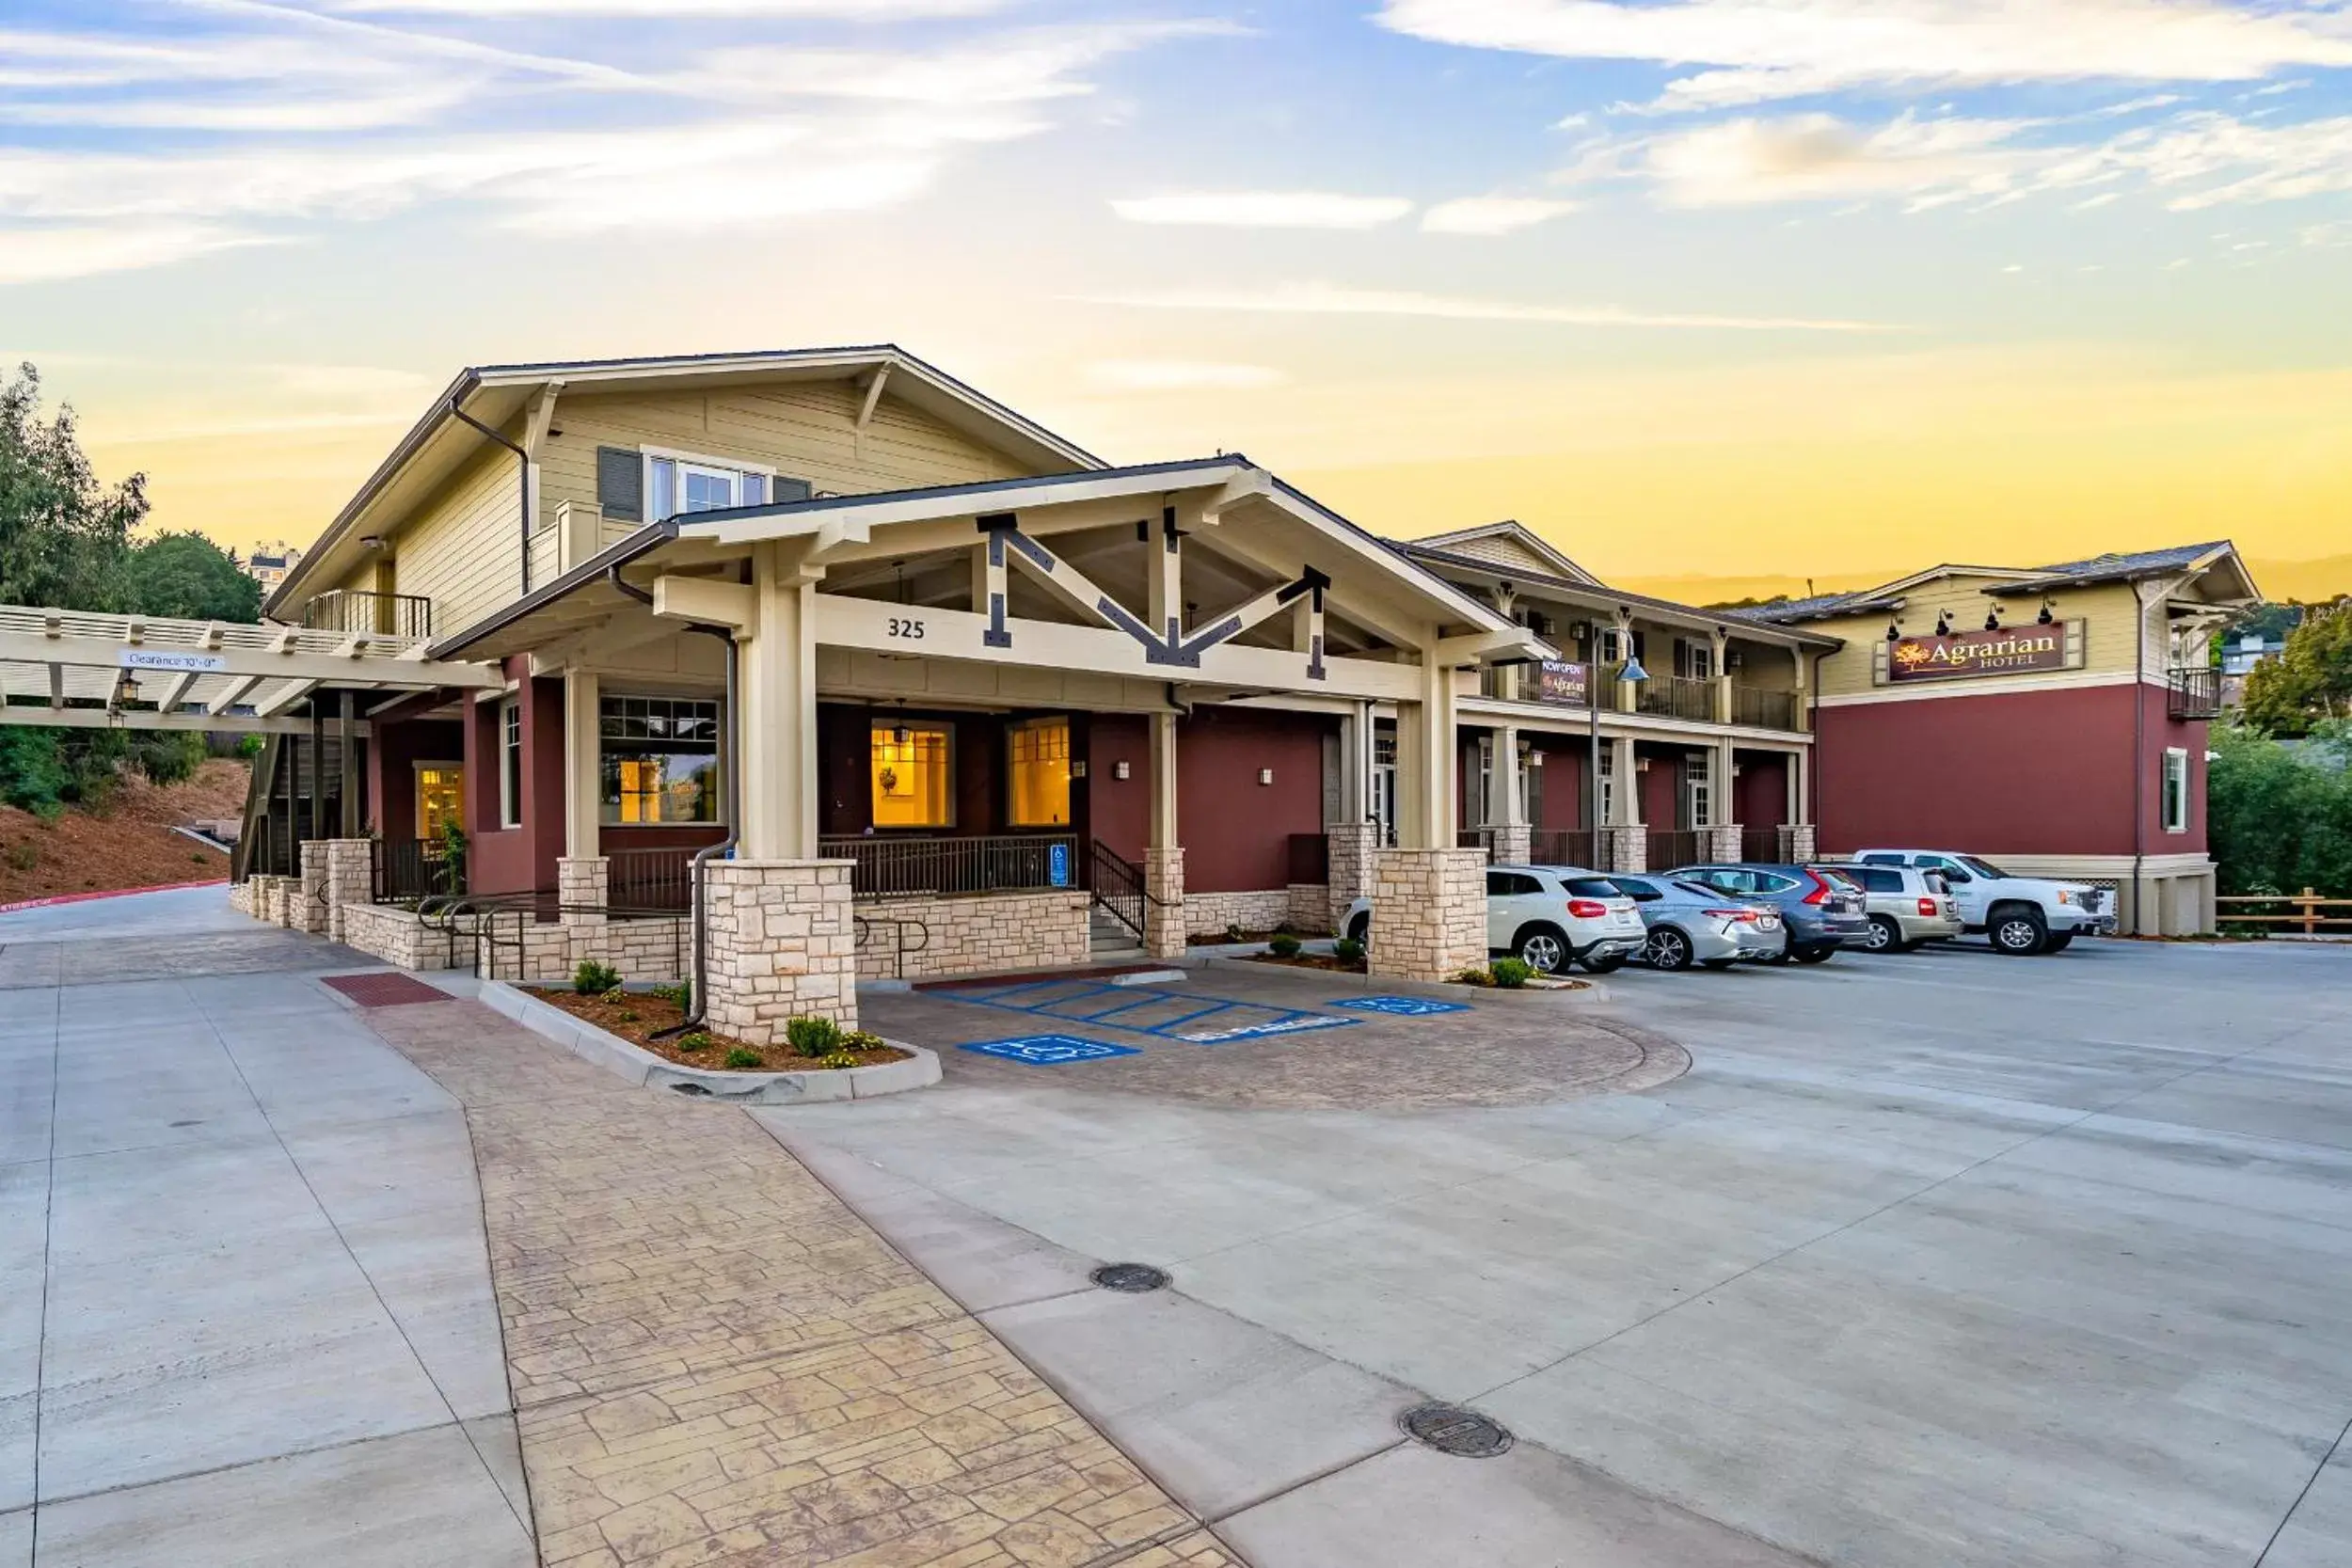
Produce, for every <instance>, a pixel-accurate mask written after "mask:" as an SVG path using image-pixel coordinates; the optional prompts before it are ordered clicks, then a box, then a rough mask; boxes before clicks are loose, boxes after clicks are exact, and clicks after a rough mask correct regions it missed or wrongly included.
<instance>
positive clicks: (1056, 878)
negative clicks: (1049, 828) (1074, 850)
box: [1045, 844, 1070, 887]
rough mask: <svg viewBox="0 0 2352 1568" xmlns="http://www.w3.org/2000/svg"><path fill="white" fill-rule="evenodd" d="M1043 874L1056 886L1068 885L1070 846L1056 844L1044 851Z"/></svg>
mask: <svg viewBox="0 0 2352 1568" xmlns="http://www.w3.org/2000/svg"><path fill="white" fill-rule="evenodd" d="M1045 875H1046V877H1047V879H1049V880H1051V881H1052V882H1053V884H1054V885H1055V886H1056V887H1068V886H1069V885H1070V846H1069V845H1067V844H1057V845H1054V846H1052V847H1049V848H1048V849H1047V850H1046V851H1045Z"/></svg>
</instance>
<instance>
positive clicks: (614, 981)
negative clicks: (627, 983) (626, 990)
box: [572, 958, 621, 996]
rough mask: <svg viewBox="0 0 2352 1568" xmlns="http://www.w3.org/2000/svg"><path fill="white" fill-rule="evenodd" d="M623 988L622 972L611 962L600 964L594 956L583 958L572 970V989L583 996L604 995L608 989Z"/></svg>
mask: <svg viewBox="0 0 2352 1568" xmlns="http://www.w3.org/2000/svg"><path fill="white" fill-rule="evenodd" d="M620 989H621V972H620V971H619V970H617V969H614V968H613V967H612V965H611V964H600V963H598V962H596V959H594V958H582V959H580V967H579V968H578V969H575V970H573V971H572V990H575V991H577V992H578V993H579V994H580V995H581V996H602V995H603V994H604V993H605V992H606V991H609V990H620Z"/></svg>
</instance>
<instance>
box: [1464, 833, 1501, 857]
mask: <svg viewBox="0 0 2352 1568" xmlns="http://www.w3.org/2000/svg"><path fill="white" fill-rule="evenodd" d="M1454 847H1455V848H1456V849H1480V850H1484V851H1485V852H1486V858H1487V859H1488V860H1492V859H1494V858H1495V831H1494V830H1493V829H1492V828H1456V829H1454Z"/></svg>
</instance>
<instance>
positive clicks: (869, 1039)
mask: <svg viewBox="0 0 2352 1568" xmlns="http://www.w3.org/2000/svg"><path fill="white" fill-rule="evenodd" d="M889 1043H890V1042H889V1041H887V1040H885V1039H883V1038H882V1037H881V1036H880V1035H877V1034H875V1033H874V1032H873V1031H872V1030H871V1029H852V1030H850V1032H849V1033H848V1034H846V1035H844V1036H842V1037H841V1049H842V1050H844V1051H880V1050H882V1048H883V1047H884V1046H885V1045H887V1044H889Z"/></svg>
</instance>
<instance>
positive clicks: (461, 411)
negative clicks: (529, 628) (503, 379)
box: [449, 392, 532, 594]
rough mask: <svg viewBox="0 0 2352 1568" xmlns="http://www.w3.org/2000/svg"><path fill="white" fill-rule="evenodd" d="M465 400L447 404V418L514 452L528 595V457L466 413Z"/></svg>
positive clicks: (461, 395) (457, 398) (455, 399)
mask: <svg viewBox="0 0 2352 1568" xmlns="http://www.w3.org/2000/svg"><path fill="white" fill-rule="evenodd" d="M465 396H466V394H465V393H464V392H460V393H458V394H457V395H456V396H455V397H453V398H451V399H450V400H449V412H450V417H451V418H452V419H455V420H464V421H465V422H466V423H467V424H469V425H471V426H473V427H474V428H475V429H476V430H478V431H480V432H482V434H483V435H485V436H488V437H489V438H490V439H491V440H493V441H496V442H497V443H498V444H499V445H500V446H501V447H504V448H505V449H506V450H507V451H511V452H513V453H514V454H515V457H516V479H517V480H518V481H519V483H518V485H517V489H518V491H519V492H520V499H519V501H518V504H517V505H516V509H515V510H516V515H519V516H520V517H521V518H522V530H523V532H522V574H523V592H524V593H526V594H528V593H530V592H531V533H532V529H531V453H529V452H527V451H523V449H522V448H521V447H519V446H517V445H516V443H514V442H513V441H510V440H508V439H507V438H506V437H505V436H503V435H501V434H500V433H499V432H498V431H495V430H492V429H491V428H490V427H489V426H488V425H486V424H484V423H483V422H482V421H481V420H477V419H475V418H474V417H473V416H472V415H471V414H469V413H467V412H466V410H465V408H464V407H463V406H462V404H463V402H464V399H465Z"/></svg>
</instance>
